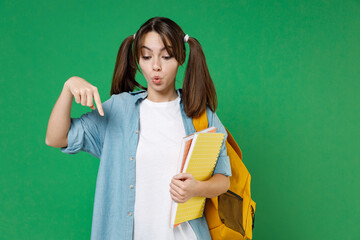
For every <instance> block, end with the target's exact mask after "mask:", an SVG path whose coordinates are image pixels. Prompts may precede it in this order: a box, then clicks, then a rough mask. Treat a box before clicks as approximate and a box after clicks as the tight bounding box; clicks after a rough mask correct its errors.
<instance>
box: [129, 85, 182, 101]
mask: <svg viewBox="0 0 360 240" xmlns="http://www.w3.org/2000/svg"><path fill="white" fill-rule="evenodd" d="M176 92H177V94H178V96H179V97H180V102H182V98H181V96H182V89H181V88H179V89H177V90H176ZM129 93H130V94H131V95H133V96H134V103H137V102H138V101H142V100H144V99H145V98H146V97H147V95H148V92H147V91H146V90H140V91H136V92H129Z"/></svg>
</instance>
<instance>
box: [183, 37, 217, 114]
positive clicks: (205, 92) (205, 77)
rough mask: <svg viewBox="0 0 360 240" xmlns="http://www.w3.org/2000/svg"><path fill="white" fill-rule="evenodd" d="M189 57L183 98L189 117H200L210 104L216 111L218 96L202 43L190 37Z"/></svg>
mask: <svg viewBox="0 0 360 240" xmlns="http://www.w3.org/2000/svg"><path fill="white" fill-rule="evenodd" d="M188 44H189V47H190V53H189V59H188V63H187V67H186V72H185V76H184V82H183V89H182V100H183V104H184V110H185V112H186V115H187V116H188V117H198V116H199V115H200V114H201V113H202V112H203V111H204V110H205V109H206V106H208V107H209V108H210V109H211V111H213V112H215V110H216V108H217V97H216V91H215V86H214V83H213V81H212V79H211V77H210V73H209V69H208V67H207V64H206V60H205V55H204V52H203V50H202V48H201V45H200V43H199V42H198V41H197V40H196V39H195V38H192V37H190V38H189V39H188Z"/></svg>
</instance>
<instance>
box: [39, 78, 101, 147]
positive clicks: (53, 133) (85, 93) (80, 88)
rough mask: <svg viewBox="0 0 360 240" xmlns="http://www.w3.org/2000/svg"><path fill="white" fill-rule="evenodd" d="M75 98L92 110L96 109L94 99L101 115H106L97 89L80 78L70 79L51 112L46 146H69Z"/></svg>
mask: <svg viewBox="0 0 360 240" xmlns="http://www.w3.org/2000/svg"><path fill="white" fill-rule="evenodd" d="M73 97H75V101H76V102H77V103H81V105H83V106H89V107H90V108H91V109H95V107H94V104H93V99H95V103H96V105H97V107H98V109H99V113H100V114H101V115H102V116H103V115H104V112H103V110H102V106H101V100H100V96H99V93H98V91H97V88H96V87H94V86H93V85H91V84H90V83H88V82H87V81H85V80H84V79H82V78H80V77H71V78H69V79H68V80H67V81H66V82H65V84H64V87H63V90H62V92H61V94H60V96H59V98H58V100H57V101H56V103H55V106H54V108H53V110H52V112H51V115H50V118H49V122H48V127H47V132H46V139H45V143H46V145H48V146H52V147H66V146H67V134H68V131H69V128H70V121H71V117H70V113H71V106H72V101H73Z"/></svg>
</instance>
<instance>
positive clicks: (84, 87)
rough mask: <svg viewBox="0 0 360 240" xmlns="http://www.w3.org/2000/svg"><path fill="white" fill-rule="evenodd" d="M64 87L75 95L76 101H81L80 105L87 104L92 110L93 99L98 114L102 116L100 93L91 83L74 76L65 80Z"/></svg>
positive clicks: (93, 107)
mask: <svg viewBox="0 0 360 240" xmlns="http://www.w3.org/2000/svg"><path fill="white" fill-rule="evenodd" d="M64 88H66V89H68V90H69V91H70V92H71V94H72V95H73V96H74V97H75V102H76V103H81V105H83V106H88V107H90V108H91V109H93V110H95V106H94V100H95V103H96V106H97V108H98V111H99V114H100V115H101V116H104V110H103V108H102V106H101V100H100V95H99V92H98V89H97V87H95V86H93V85H91V84H90V83H88V82H87V81H86V80H84V79H83V78H81V77H76V76H74V77H71V78H70V79H68V80H67V81H66V82H65V84H64Z"/></svg>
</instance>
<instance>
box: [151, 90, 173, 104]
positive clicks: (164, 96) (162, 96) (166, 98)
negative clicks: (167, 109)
mask: <svg viewBox="0 0 360 240" xmlns="http://www.w3.org/2000/svg"><path fill="white" fill-rule="evenodd" d="M177 97H178V94H177V92H176V90H175V89H173V90H172V91H169V92H167V93H161V92H157V91H152V90H151V89H148V95H147V99H148V100H150V101H152V102H170V101H173V100H175V99H176V98H177Z"/></svg>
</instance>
